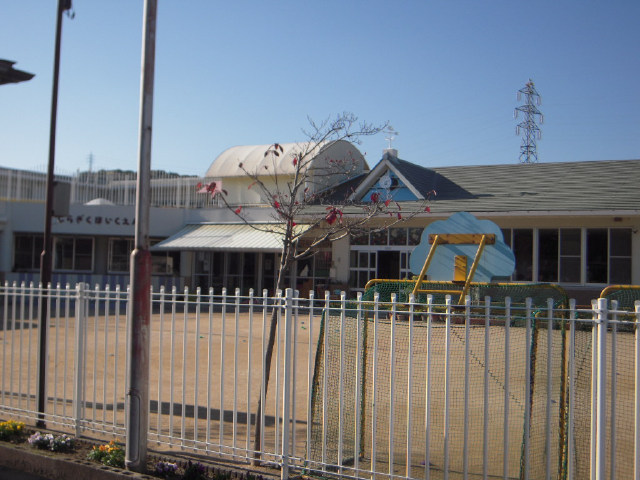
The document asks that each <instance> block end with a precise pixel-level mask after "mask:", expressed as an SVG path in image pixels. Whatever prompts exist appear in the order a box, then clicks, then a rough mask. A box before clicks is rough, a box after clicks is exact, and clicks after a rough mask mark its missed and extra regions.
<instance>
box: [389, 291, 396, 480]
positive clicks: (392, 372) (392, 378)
mask: <svg viewBox="0 0 640 480" xmlns="http://www.w3.org/2000/svg"><path fill="white" fill-rule="evenodd" d="M396 300H397V296H396V294H395V293H392V294H391V338H390V339H389V342H390V343H391V352H390V361H389V363H390V365H389V438H388V445H389V475H390V477H391V478H392V477H393V473H394V472H393V465H394V464H395V460H394V457H395V455H394V453H395V452H394V450H395V449H394V437H395V429H394V426H395V423H396V422H395V415H394V413H395V398H394V397H395V390H396V337H397V332H396V328H397V325H396V321H397V318H398V303H397V301H396Z"/></svg>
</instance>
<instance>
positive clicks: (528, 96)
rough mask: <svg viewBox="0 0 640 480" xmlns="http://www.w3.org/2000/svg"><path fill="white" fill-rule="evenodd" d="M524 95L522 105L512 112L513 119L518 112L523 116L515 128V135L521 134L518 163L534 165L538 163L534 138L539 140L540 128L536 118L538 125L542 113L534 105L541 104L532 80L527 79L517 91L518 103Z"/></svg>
mask: <svg viewBox="0 0 640 480" xmlns="http://www.w3.org/2000/svg"><path fill="white" fill-rule="evenodd" d="M522 95H524V97H525V98H524V100H525V101H524V105H520V106H519V107H516V110H515V112H514V116H515V118H518V112H522V113H523V114H524V120H523V121H522V122H520V123H519V124H518V125H517V126H516V135H520V130H522V131H523V133H522V145H520V163H536V162H537V161H538V152H537V150H536V137H537V138H538V139H540V137H541V132H540V127H538V124H537V123H536V120H537V117H538V116H539V117H540V123H543V117H542V113H541V112H540V110H538V108H537V107H536V105H540V104H541V103H542V101H541V98H540V94H539V93H538V91H537V90H536V87H535V86H534V85H533V80H531V79H529V81H528V82H527V83H526V85H525V86H524V88H521V89H520V90H518V101H521V100H522Z"/></svg>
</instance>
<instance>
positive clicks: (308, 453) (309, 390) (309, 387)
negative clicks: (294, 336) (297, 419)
mask: <svg viewBox="0 0 640 480" xmlns="http://www.w3.org/2000/svg"><path fill="white" fill-rule="evenodd" d="M358 294H359V295H358V297H361V295H360V292H358ZM314 295H315V294H314V292H313V291H311V292H310V293H309V324H308V330H309V341H308V345H307V428H306V434H307V449H306V455H305V460H306V462H305V464H308V463H307V462H309V460H310V459H311V427H312V424H311V421H312V418H313V410H312V408H311V407H312V400H313V397H312V391H313V389H312V386H313V370H314V369H313V355H312V350H313V322H314V320H315V318H314V309H315V298H314Z"/></svg>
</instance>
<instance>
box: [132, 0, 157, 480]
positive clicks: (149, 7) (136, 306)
mask: <svg viewBox="0 0 640 480" xmlns="http://www.w3.org/2000/svg"><path fill="white" fill-rule="evenodd" d="M156 12H157V0H145V3H144V16H143V22H144V24H143V47H142V78H141V86H140V134H139V135H140V137H139V156H138V182H137V189H136V220H135V224H136V229H135V249H134V250H133V252H132V253H131V275H130V278H131V281H130V282H131V308H130V315H131V317H130V321H129V331H128V332H127V333H128V335H129V337H128V338H129V343H128V344H129V349H130V350H129V358H130V361H129V382H128V385H127V396H126V410H127V417H126V418H127V422H126V437H127V441H126V448H125V466H126V467H127V468H128V469H131V470H134V471H137V472H142V471H144V470H145V469H146V466H147V465H146V463H147V433H148V428H149V352H150V349H151V346H150V343H151V332H150V321H151V299H150V293H149V292H150V290H151V253H150V252H149V210H150V208H149V207H150V199H151V188H150V177H151V130H152V129H151V125H152V118H153V80H154V67H155V42H156Z"/></svg>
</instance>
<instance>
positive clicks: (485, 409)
mask: <svg viewBox="0 0 640 480" xmlns="http://www.w3.org/2000/svg"><path fill="white" fill-rule="evenodd" d="M490 322H491V298H490V297H488V296H486V297H484V371H483V377H484V378H483V382H482V396H483V399H482V403H483V405H482V478H484V479H486V478H487V476H488V474H489V368H490V365H491V363H490V359H491V357H490V356H489V351H490V343H489V342H490V325H491V324H490ZM503 449H504V447H503ZM507 455H508V451H507V450H505V451H504V456H505V457H506V456H507ZM503 461H504V460H503Z"/></svg>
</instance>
